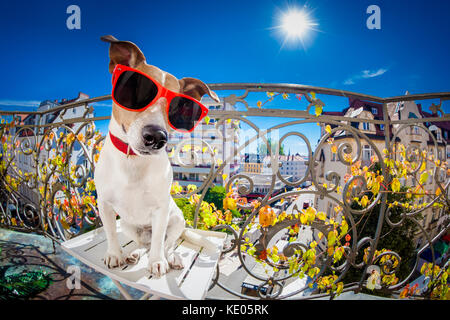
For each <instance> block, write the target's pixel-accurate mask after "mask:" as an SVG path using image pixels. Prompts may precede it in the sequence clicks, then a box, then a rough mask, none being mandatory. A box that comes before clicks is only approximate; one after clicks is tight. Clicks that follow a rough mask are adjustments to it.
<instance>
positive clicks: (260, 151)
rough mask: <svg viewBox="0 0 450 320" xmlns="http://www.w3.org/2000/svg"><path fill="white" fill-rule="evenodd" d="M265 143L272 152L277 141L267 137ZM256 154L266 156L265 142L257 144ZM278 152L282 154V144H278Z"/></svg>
mask: <svg viewBox="0 0 450 320" xmlns="http://www.w3.org/2000/svg"><path fill="white" fill-rule="evenodd" d="M267 143H268V144H269V145H270V149H271V151H272V154H273V153H275V152H276V146H277V143H276V142H275V141H272V139H271V138H268V139H267ZM258 154H260V155H262V156H266V155H268V152H267V144H266V143H265V142H262V143H261V144H260V145H259V146H258ZM279 154H280V155H282V156H284V155H285V153H284V145H280V151H279Z"/></svg>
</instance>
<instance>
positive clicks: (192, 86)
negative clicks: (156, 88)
mask: <svg viewBox="0 0 450 320" xmlns="http://www.w3.org/2000/svg"><path fill="white" fill-rule="evenodd" d="M178 82H179V84H180V93H183V94H185V95H188V96H191V97H193V98H194V99H197V100H198V101H200V99H201V98H202V97H203V96H204V95H205V94H208V95H209V96H210V97H211V98H212V99H213V100H214V101H216V102H220V99H219V97H218V96H217V94H216V93H215V92H214V91H212V90H211V89H209V87H208V86H207V85H206V84H205V83H204V82H203V81H201V80H198V79H195V78H183V79H180V80H179V81H178Z"/></svg>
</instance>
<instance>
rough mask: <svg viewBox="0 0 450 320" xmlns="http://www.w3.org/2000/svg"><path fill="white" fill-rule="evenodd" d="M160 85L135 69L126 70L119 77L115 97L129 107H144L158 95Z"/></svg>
mask: <svg viewBox="0 0 450 320" xmlns="http://www.w3.org/2000/svg"><path fill="white" fill-rule="evenodd" d="M157 93H158V87H157V86H156V85H155V84H154V83H153V81H151V80H150V79H149V78H147V77H145V76H143V75H141V74H139V73H137V72H133V71H125V72H123V73H122V74H121V75H120V76H119V79H117V82H116V86H115V87H114V92H113V95H114V99H116V101H117V102H118V103H119V104H120V105H122V106H124V107H126V108H129V109H136V110H138V109H142V108H144V107H146V106H147V105H148V104H149V103H150V102H152V100H153V99H154V98H155V97H156V95H157Z"/></svg>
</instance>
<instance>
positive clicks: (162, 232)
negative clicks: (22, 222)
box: [94, 35, 219, 277]
mask: <svg viewBox="0 0 450 320" xmlns="http://www.w3.org/2000/svg"><path fill="white" fill-rule="evenodd" d="M101 40H103V41H105V42H108V43H109V44H110V47H109V58H110V62H109V72H110V73H112V85H113V90H112V100H113V105H112V116H111V121H110V124H109V134H108V136H107V138H106V140H105V144H104V147H103V149H102V150H101V153H100V157H99V159H98V162H97V165H96V169H95V176H94V181H95V185H96V188H97V196H98V199H97V201H98V210H99V216H100V218H101V220H102V223H103V226H104V230H105V233H106V238H107V242H108V249H107V252H106V254H105V257H104V263H105V264H106V265H107V266H108V268H114V267H118V266H121V265H123V264H125V263H126V262H127V260H128V261H129V262H130V261H131V262H132V263H133V261H134V262H135V261H136V260H137V259H139V254H136V253H134V254H133V255H132V256H129V257H125V256H124V255H123V253H122V250H121V248H120V245H119V242H118V239H117V234H116V214H117V215H119V216H120V221H121V228H122V230H123V232H124V233H125V234H126V235H127V236H128V237H130V238H131V239H132V240H134V241H135V242H136V243H137V245H138V246H139V247H140V248H145V249H147V250H148V249H149V253H148V258H149V265H148V268H149V271H150V274H151V275H153V276H155V277H160V276H162V275H164V274H166V273H167V272H168V270H169V267H171V268H174V269H181V268H183V263H182V260H181V258H180V257H179V256H178V255H177V254H176V253H175V252H174V246H175V243H176V241H177V240H178V239H179V238H180V237H182V238H184V239H186V240H187V241H190V242H193V243H195V244H201V245H204V246H210V245H211V242H209V241H207V239H206V238H203V237H201V236H199V235H198V234H196V233H194V232H193V231H189V229H186V228H185V220H184V217H183V213H182V212H181V210H180V209H179V208H178V206H177V205H176V203H175V201H174V200H173V199H172V197H171V195H170V187H171V185H172V179H173V173H172V167H171V165H170V162H169V158H168V155H167V152H166V148H165V146H166V143H167V137H168V131H171V130H176V131H180V132H191V131H192V130H194V128H195V127H196V126H197V125H198V124H199V123H200V122H201V121H202V119H203V118H204V117H205V116H206V114H207V113H208V109H207V108H206V107H205V106H204V105H202V104H201V103H200V102H199V101H200V99H201V98H202V96H203V95H205V94H208V95H209V96H210V97H211V98H212V99H213V100H215V101H217V102H219V98H218V97H217V95H216V93H215V92H213V91H211V90H210V89H209V88H208V86H207V85H206V84H205V83H203V82H202V81H200V80H198V79H194V78H183V79H180V80H178V79H177V78H175V77H174V76H173V75H171V74H169V73H167V72H165V71H162V70H160V69H159V68H157V67H155V66H152V65H148V64H147V63H146V60H145V57H144V54H143V53H142V51H141V50H140V49H139V48H138V47H137V46H136V45H135V44H134V43H132V42H129V41H119V40H117V39H116V38H115V37H113V36H110V35H109V36H103V37H101Z"/></svg>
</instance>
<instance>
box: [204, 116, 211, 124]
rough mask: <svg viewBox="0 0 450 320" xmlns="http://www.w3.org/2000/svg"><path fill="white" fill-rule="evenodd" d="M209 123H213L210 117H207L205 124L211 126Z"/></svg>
mask: <svg viewBox="0 0 450 320" xmlns="http://www.w3.org/2000/svg"><path fill="white" fill-rule="evenodd" d="M209 121H211V118H210V117H208V116H206V117H205V123H206V124H209Z"/></svg>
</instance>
